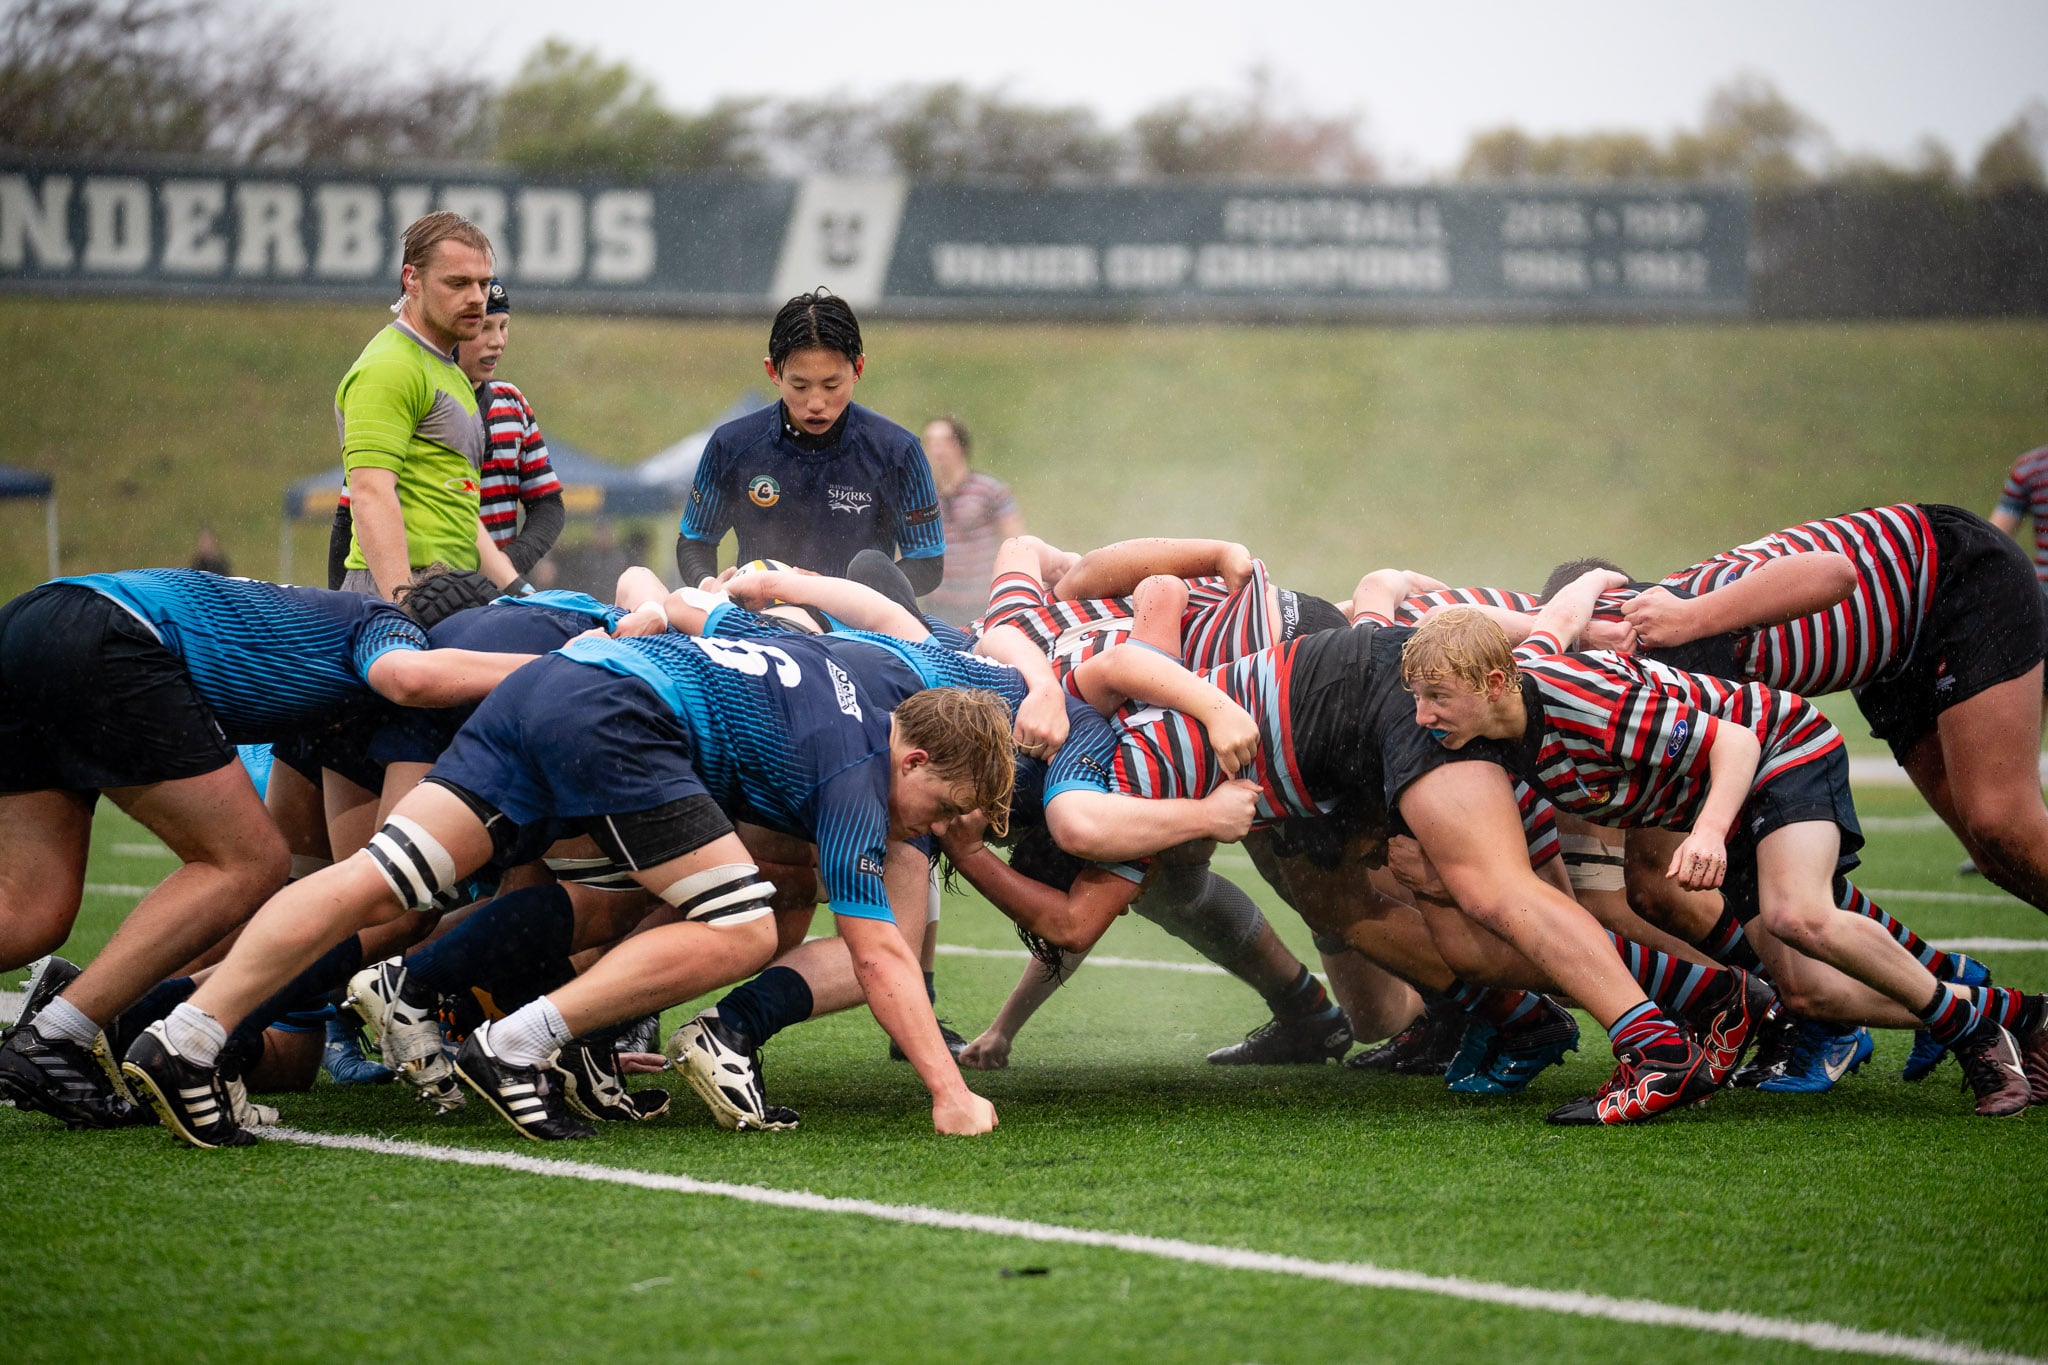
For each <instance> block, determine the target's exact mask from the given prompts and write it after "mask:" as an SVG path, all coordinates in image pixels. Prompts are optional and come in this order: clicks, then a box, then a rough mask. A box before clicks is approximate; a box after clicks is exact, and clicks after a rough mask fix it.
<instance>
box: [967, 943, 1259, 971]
mask: <svg viewBox="0 0 2048 1365" xmlns="http://www.w3.org/2000/svg"><path fill="white" fill-rule="evenodd" d="M939 951H940V952H942V953H945V954H947V955H948V956H951V957H1000V958H1006V959H1008V960H1010V961H1014V962H1022V961H1025V960H1026V959H1028V958H1029V957H1030V956H1031V954H1029V953H1027V952H1025V951H1024V950H1023V949H1022V948H972V947H969V946H968V945H967V944H964V943H941V944H940V945H939ZM1082 965H1083V966H1089V967H1141V968H1144V969H1146V970H1148V971H1155V972H1191V973H1193V974H1195V975H1197V976H1229V975H1230V973H1229V972H1226V971H1224V970H1223V969H1222V968H1221V967H1219V966H1217V965H1216V964H1215V963H1213V962H1166V961H1162V960H1159V959H1155V958H1147V957H1097V956H1095V954H1093V953H1090V954H1089V955H1088V959H1087V961H1086V962H1084V963H1083V964H1082Z"/></svg>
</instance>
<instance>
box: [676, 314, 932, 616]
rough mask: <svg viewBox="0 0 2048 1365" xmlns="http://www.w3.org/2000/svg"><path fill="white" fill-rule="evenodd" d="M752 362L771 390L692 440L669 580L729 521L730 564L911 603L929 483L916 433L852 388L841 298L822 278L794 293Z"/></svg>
mask: <svg viewBox="0 0 2048 1365" xmlns="http://www.w3.org/2000/svg"><path fill="white" fill-rule="evenodd" d="M763 363H764V364H765V365H766V366H767V370H768V379H769V382H770V383H772V384H774V385H775V390H776V392H777V394H779V395H780V398H779V400H778V401H777V402H776V403H775V404H774V405H772V406H770V407H766V408H763V409H761V410H760V411H759V412H755V413H749V414H748V415H747V416H745V417H741V418H737V419H735V420H734V421H731V422H727V423H726V424H725V425H724V426H722V427H720V428H719V429H718V430H717V431H715V432H713V433H712V435H711V440H710V443H709V444H708V445H706V446H705V448H704V458H703V460H702V462H700V463H699V464H698V466H697V478H696V482H695V484H694V485H693V486H692V487H691V489H690V503H689V506H688V507H686V508H684V509H683V517H682V525H681V534H680V535H679V536H678V537H677V539H676V567H677V568H678V569H679V570H680V571H681V572H682V577H683V582H684V583H686V584H695V583H699V582H702V581H703V580H704V579H706V578H709V577H711V576H713V575H715V574H716V573H717V572H718V543H719V541H720V540H722V539H723V538H724V536H725V533H726V532H727V531H728V530H736V531H737V532H738V533H739V555H738V561H737V562H739V563H745V562H747V561H748V560H752V559H777V560H781V561H782V562H784V563H786V564H792V565H795V566H797V567H799V568H806V569H815V570H817V571H818V572H819V573H824V574H831V575H834V576H837V577H843V578H852V579H855V580H857V581H860V582H864V583H866V584H868V586H870V587H873V588H876V589H878V590H879V591H882V592H884V593H886V594H887V595H889V596H891V597H893V598H895V599H897V600H898V601H899V602H902V604H903V605H904V606H905V607H907V608H908V609H909V610H911V611H913V612H915V611H916V610H917V603H916V597H917V596H919V595H922V594H924V593H928V592H930V591H931V590H932V589H934V588H936V587H938V586H939V581H940V580H941V579H942V578H943V577H944V576H945V567H946V566H945V554H946V535H945V531H944V529H943V526H942V524H941V522H940V519H939V493H938V487H937V485H936V484H935V483H934V482H933V480H932V470H931V465H930V464H929V463H928V462H927V461H926V459H925V454H924V448H923V447H922V446H920V445H919V444H918V442H917V437H916V436H914V435H912V434H911V433H910V432H909V431H906V430H905V429H904V428H902V427H900V426H897V425H896V424H895V423H894V422H891V421H890V420H888V419H887V418H886V417H883V416H881V415H880V414H878V413H875V412H873V411H871V410H869V409H867V408H864V407H862V406H861V405H860V404H858V403H856V402H854V401H853V386H854V384H855V383H856V382H857V381H858V380H859V379H860V376H861V370H862V368H863V367H864V364H865V361H864V358H863V355H862V351H861V339H860V323H859V322H858V321H857V320H856V319H855V318H854V316H853V309H851V308H849V307H848V306H847V304H846V300H844V299H842V298H839V297H838V296H837V295H835V294H832V293H830V292H829V291H827V290H824V289H818V290H815V291H813V292H811V293H808V294H799V295H797V296H796V297H795V298H793V299H791V300H790V301H789V302H788V303H786V304H784V305H783V306H782V310H781V311H780V312H778V313H777V314H776V315H775V324H774V326H773V327H772V328H771V329H770V330H769V333H768V356H767V359H766V360H765V361H764V362H763ZM892 561H893V562H892Z"/></svg>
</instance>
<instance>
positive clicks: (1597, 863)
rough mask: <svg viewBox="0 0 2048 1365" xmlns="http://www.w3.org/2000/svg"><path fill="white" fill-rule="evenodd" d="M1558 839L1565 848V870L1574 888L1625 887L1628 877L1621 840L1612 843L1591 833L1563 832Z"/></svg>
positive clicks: (1596, 889) (1583, 889)
mask: <svg viewBox="0 0 2048 1365" xmlns="http://www.w3.org/2000/svg"><path fill="white" fill-rule="evenodd" d="M1557 841H1558V843H1559V845H1560V846H1562V847H1563V849H1564V870H1565V872H1566V874H1567V875H1568V876H1570V877H1571V879H1572V889H1573V890H1575V891H1625V890H1627V889H1628V878H1627V876H1626V875H1625V874H1624V872H1623V871H1622V854H1621V846H1620V845H1619V844H1609V843H1606V842H1605V841H1604V840H1602V839H1600V838H1598V837H1597V836H1595V835H1591V834H1563V833H1560V834H1559V835H1558V837H1557Z"/></svg>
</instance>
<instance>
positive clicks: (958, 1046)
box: [889, 1019, 967, 1062]
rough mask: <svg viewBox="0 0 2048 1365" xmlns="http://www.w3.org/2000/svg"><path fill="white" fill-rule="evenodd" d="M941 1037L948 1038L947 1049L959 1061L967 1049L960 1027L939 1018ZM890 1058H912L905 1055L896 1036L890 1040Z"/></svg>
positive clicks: (893, 1060) (892, 1059)
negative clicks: (957, 1027)
mask: <svg viewBox="0 0 2048 1365" xmlns="http://www.w3.org/2000/svg"><path fill="white" fill-rule="evenodd" d="M939 1037H941V1038H943V1039H945V1040H946V1051H948V1052H950V1053H952V1054H953V1060H954V1061H956V1062H957V1061H959V1060H960V1054H961V1053H963V1052H965V1051H967V1040H966V1039H965V1038H962V1037H961V1036H960V1031H959V1030H958V1029H956V1028H954V1027H953V1026H952V1025H951V1024H949V1023H947V1022H946V1021H945V1020H943V1019H941V1020H939ZM889 1060H890V1061H892V1062H907V1061H909V1060H910V1058H908V1057H906V1056H904V1055H903V1049H902V1048H901V1047H900V1046H898V1045H897V1042H896V1040H895V1039H894V1038H891V1039H890V1040H889Z"/></svg>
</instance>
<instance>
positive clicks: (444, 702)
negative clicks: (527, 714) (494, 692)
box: [364, 649, 533, 706]
mask: <svg viewBox="0 0 2048 1365" xmlns="http://www.w3.org/2000/svg"><path fill="white" fill-rule="evenodd" d="M532 662H533V655H531V654H487V653H484V652H482V651H480V650H474V649H389V650H386V651H385V652H384V653H382V654H379V655H378V656H377V657H376V659H375V661H374V662H372V663H371V664H370V666H369V668H368V670H366V672H365V673H364V681H365V682H367V683H369V684H370V687H371V688H372V689H373V690H374V691H375V692H376V693H377V695H379V696H381V697H383V698H384V699H385V700H386V701H389V702H393V703H396V704H397V705H399V706H463V705H467V704H468V703H470V702H473V701H482V700H483V699H484V697H486V696H487V695H489V693H490V690H491V689H492V688H494V687H496V686H497V685H498V684H499V683H501V682H503V681H504V680H505V679H506V678H509V677H511V676H512V674H513V673H515V672H516V671H518V670H519V669H521V668H523V667H525V666H526V665H527V664H530V663H532Z"/></svg>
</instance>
